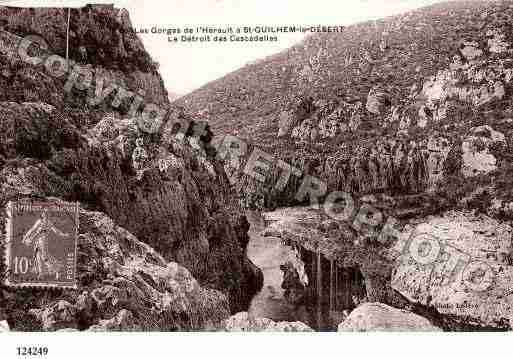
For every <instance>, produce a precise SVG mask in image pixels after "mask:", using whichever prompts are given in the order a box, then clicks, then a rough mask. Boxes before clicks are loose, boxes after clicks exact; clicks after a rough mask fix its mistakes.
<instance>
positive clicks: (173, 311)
mask: <svg viewBox="0 0 513 359" xmlns="http://www.w3.org/2000/svg"><path fill="white" fill-rule="evenodd" d="M79 218H80V224H81V226H80V234H79V239H78V254H79V255H78V264H77V265H78V270H77V272H78V282H79V283H78V290H76V291H69V292H68V293H66V294H63V293H59V291H52V292H45V293H44V295H42V293H39V294H38V292H39V291H41V290H37V289H21V290H19V289H18V290H9V289H6V290H7V291H8V292H9V293H10V294H9V295H8V297H7V298H4V301H3V303H2V306H3V307H6V308H10V310H11V311H12V312H11V313H10V314H9V316H8V319H7V320H8V322H9V323H10V324H11V325H12V326H13V328H14V330H23V329H32V330H38V329H39V330H41V329H42V330H45V331H54V330H61V329H70V328H71V329H79V330H85V329H90V330H94V331H105V330H121V331H130V330H139V331H140V330H163V331H166V330H205V329H214V328H216V327H218V326H219V325H220V323H221V322H222V321H223V320H225V319H226V318H228V316H229V303H228V300H227V297H226V296H225V295H223V294H222V293H221V292H218V291H215V290H212V289H207V288H204V287H201V286H200V285H199V284H198V282H197V281H196V279H194V278H193V277H192V275H191V274H190V272H189V271H188V270H187V269H185V268H184V267H182V266H180V265H179V264H177V263H174V262H167V261H166V260H165V259H164V258H163V257H162V256H161V255H160V254H158V253H157V252H155V250H154V249H152V248H151V247H149V246H148V245H146V244H144V243H142V242H140V241H139V240H138V239H137V238H136V237H134V236H133V235H132V234H131V233H129V232H128V231H127V230H125V229H124V228H122V227H119V226H117V225H116V224H115V223H114V222H113V221H112V219H110V218H109V217H107V216H106V215H104V214H102V213H100V212H90V211H86V210H83V209H81V210H80V215H79ZM21 302H23V303H24V306H26V307H27V308H29V310H28V311H27V312H23V310H22V307H21V306H20V303H21ZM26 322H29V323H31V325H32V327H31V328H24V327H23V325H24V324H23V323H26ZM25 325H26V324H25Z"/></svg>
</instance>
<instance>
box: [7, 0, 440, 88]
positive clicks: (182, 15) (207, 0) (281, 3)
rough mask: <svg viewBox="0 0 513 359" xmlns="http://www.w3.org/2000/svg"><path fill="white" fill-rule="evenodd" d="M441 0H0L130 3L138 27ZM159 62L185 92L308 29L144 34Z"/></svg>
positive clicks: (364, 16)
mask: <svg viewBox="0 0 513 359" xmlns="http://www.w3.org/2000/svg"><path fill="white" fill-rule="evenodd" d="M436 2H439V0H307V1H303V0H144V1H143V0H111V1H106V0H96V1H95V0H89V1H80V0H44V1H43V0H39V1H38V0H7V1H2V0H0V4H2V5H3V4H5V5H11V6H43V4H44V6H63V7H76V6H83V5H85V4H87V3H114V4H115V6H116V7H123V8H126V9H127V10H128V11H129V13H130V19H131V21H132V25H133V26H134V28H149V29H151V28H152V27H153V26H157V27H160V28H183V27H185V26H194V27H196V26H198V25H204V26H213V27H226V26H234V27H235V26H261V25H262V26H265V25H279V26H286V25H308V26H311V25H319V24H321V25H350V24H353V23H356V22H361V21H367V20H373V19H379V18H382V17H386V16H390V15H395V14H398V13H401V12H405V11H408V10H411V9H414V8H418V7H422V6H427V5H430V4H433V3H436ZM140 36H141V38H142V40H143V43H144V45H145V47H146V50H147V51H148V52H149V53H150V55H151V56H152V57H153V59H154V60H155V61H157V62H158V63H159V64H160V72H161V75H162V77H163V78H164V83H165V85H166V87H167V89H168V91H170V92H173V93H176V94H180V95H183V94H186V93H188V92H191V91H193V90H194V89H197V88H199V87H201V86H203V85H205V84H206V83H208V82H210V81H213V80H215V79H218V78H220V77H222V76H224V75H226V74H227V73H230V72H232V71H234V70H236V69H238V68H240V67H242V66H244V65H245V64H246V63H248V62H253V61H255V60H257V59H260V58H264V57H266V56H269V55H272V54H274V53H277V52H280V51H282V50H284V49H287V48H289V47H291V46H292V45H294V44H295V43H297V42H299V41H301V40H302V38H303V36H304V35H303V34H300V33H294V34H280V35H279V39H278V41H277V42H259V43H235V42H232V43H229V42H228V43H214V42H210V43H199V42H194V43H186V42H181V43H169V42H168V39H167V36H165V35H156V34H144V35H143V34H140Z"/></svg>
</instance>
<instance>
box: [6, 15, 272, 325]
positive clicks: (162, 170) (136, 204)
mask: <svg viewBox="0 0 513 359" xmlns="http://www.w3.org/2000/svg"><path fill="white" fill-rule="evenodd" d="M65 15H66V14H65V10H63V9H52V8H45V9H22V10H21V9H16V8H6V7H0V18H1V19H4V22H6V23H7V25H6V26H5V27H4V32H2V35H5V33H6V32H7V33H9V34H10V35H9V36H11V35H13V34H14V35H16V36H23V35H25V34H26V33H39V34H41V36H42V37H43V38H44V39H45V41H46V42H47V43H48V44H49V47H50V48H49V51H52V52H54V53H56V54H59V55H63V52H64V50H65V48H64V47H63V46H64V43H63V42H62V40H63V39H64V36H65V27H63V25H65V21H64V22H62V20H63V19H65ZM71 18H72V22H71V23H72V25H71V33H72V35H71V36H75V40H77V41H73V43H79V42H83V46H84V47H85V49H86V51H85V53H84V51H82V50H79V49H72V50H71V52H70V54H71V55H70V56H71V58H72V60H73V61H76V62H77V63H80V64H84V65H87V66H88V68H89V69H91V70H92V71H104V72H106V73H109V74H110V75H112V79H113V81H114V82H115V83H116V84H118V85H120V86H122V87H123V88H125V89H126V90H132V91H134V92H136V91H137V90H147V91H146V95H145V96H144V100H145V101H148V102H153V103H156V104H158V105H159V106H161V107H162V108H163V109H166V110H167V109H168V107H169V103H168V99H167V93H166V91H165V89H164V87H163V84H162V81H161V78H160V75H159V74H158V72H157V71H156V65H155V64H153V62H152V61H151V58H150V56H149V55H148V54H147V53H146V52H145V50H144V48H143V46H142V43H141V42H140V40H139V39H138V38H137V36H136V35H135V34H134V33H132V32H131V31H129V29H130V27H131V26H130V23H129V20H128V17H127V14H126V12H125V11H124V10H119V9H114V8H113V7H109V6H107V7H101V6H99V7H96V6H92V7H90V6H88V7H85V8H81V9H72V10H71ZM61 22H62V24H61ZM45 24H47V25H48V26H50V25H52V26H50V28H49V29H47V30H48V31H46V30H45V31H43V27H44V25H45ZM105 24H110V25H109V26H108V28H107V29H104V28H103V27H105ZM53 25H55V26H53ZM63 31H64V32H63ZM84 31H85V32H84ZM73 33H74V35H73ZM79 40H80V41H79ZM113 45H115V46H113ZM118 45H119V46H118ZM123 48H124V51H122V50H123ZM2 49H4V48H2ZM116 49H117V50H116ZM110 51H117V52H116V53H115V54H111V53H110ZM102 52H103V55H102ZM11 55H12V54H5V53H4V52H2V53H1V54H0V64H1V66H2V68H3V69H7V70H8V71H4V72H5V73H2V74H3V75H2V76H4V75H5V74H7V75H9V76H11V77H9V79H7V80H6V79H4V78H3V77H1V76H0V82H1V81H4V82H5V85H4V86H1V90H0V101H1V102H0V119H1V121H0V128H1V130H2V131H1V135H0V136H1V140H2V141H1V142H0V187H1V189H2V195H1V197H0V206H2V208H3V207H4V206H5V205H6V203H7V202H8V201H10V200H18V199H38V200H49V199H50V198H58V199H60V200H64V201H68V202H79V203H80V204H81V207H82V209H83V212H81V213H82V216H83V219H84V220H85V221H89V220H91V221H92V220H93V219H94V220H98V221H100V222H102V223H111V224H109V228H110V229H109V231H113V232H112V233H111V232H105V233H100V234H98V235H97V236H96V237H94V236H93V234H91V233H90V232H88V231H84V232H81V235H82V236H81V241H82V242H81V243H82V244H81V245H83V246H84V247H87V245H89V246H91V248H84V256H88V257H87V258H82V262H80V264H81V265H82V267H81V268H80V269H79V272H80V271H82V270H83V271H84V273H83V274H84V275H85V276H87V278H84V280H83V281H81V282H80V285H79V288H78V291H77V292H71V293H58V292H56V293H53V292H52V293H47V292H46V291H44V290H42V291H37V290H34V291H32V290H20V291H14V290H12V289H9V288H5V287H4V286H3V284H2V285H1V286H0V293H1V294H0V295H1V296H2V297H0V300H2V301H3V300H7V303H9V305H10V308H13V309H14V308H16V309H17V311H16V312H15V313H14V314H12V315H11V316H10V317H9V324H10V325H11V326H12V327H13V328H14V329H15V330H24V329H28V330H33V329H42V328H44V329H47V330H56V329H66V328H75V329H80V330H82V329H88V328H90V327H91V329H93V330H103V329H105V330H116V329H119V330H125V329H126V330H128V329H135V330H137V329H146V328H153V329H154V330H159V329H161V330H174V329H181V330H201V329H209V328H211V327H212V326H213V325H214V324H215V323H217V322H219V321H220V320H221V319H225V317H226V316H227V315H228V314H230V313H236V312H239V311H241V310H247V308H248V305H249V302H250V301H251V298H252V297H253V295H254V294H255V293H256V292H257V291H258V290H259V288H260V286H261V283H262V274H261V272H260V271H259V269H258V268H256V267H255V266H254V265H253V264H252V263H251V261H249V259H248V258H247V257H246V254H245V251H246V246H247V242H248V234H247V231H248V228H249V226H248V224H247V221H246V219H245V217H244V215H243V212H242V210H241V208H240V206H239V205H238V203H237V202H236V200H235V198H234V197H233V195H232V193H231V189H230V186H229V183H228V179H227V177H226V174H225V173H224V170H223V168H222V165H221V164H220V163H218V162H217V161H216V160H215V157H214V156H215V152H213V151H212V148H210V147H209V145H208V142H209V138H210V137H211V132H210V130H209V129H208V128H207V129H206V131H205V134H204V135H203V136H201V138H195V137H194V134H193V133H191V131H189V127H191V126H192V125H193V123H192V122H191V121H188V122H187V121H186V122H187V123H186V125H187V126H188V127H184V128H182V129H181V131H179V133H170V131H169V130H170V128H174V127H173V125H176V123H173V121H172V119H170V118H168V117H166V119H164V121H163V125H162V126H161V127H159V128H158V129H157V131H148V130H147V125H148V124H147V123H143V122H141V119H142V118H141V116H139V114H137V113H136V114H135V115H134V116H133V117H131V116H128V108H127V107H126V106H123V105H121V106H118V107H116V106H112V107H110V106H109V105H110V103H102V104H100V105H98V106H92V105H91V104H90V103H89V101H88V96H89V95H91V94H90V93H86V92H85V91H78V90H77V91H75V90H73V91H71V92H70V93H67V92H66V91H65V90H64V87H63V86H64V80H62V79H58V78H52V77H51V76H47V75H46V74H44V69H43V68H39V67H32V66H31V65H29V64H27V63H23V62H21V61H20V60H19V59H16V58H13V57H12V56H11ZM107 55H108V56H107ZM102 59H104V60H102ZM109 59H110V60H109ZM41 66H42V65H41ZM27 74H28V75H27ZM29 75H30V76H29ZM43 75H45V76H43ZM39 77H41V78H42V80H41V81H38V80H37V79H38V78H39ZM27 79H32V80H31V81H35V82H37V83H38V86H39V85H40V86H43V87H44V88H40V87H35V91H34V92H31V91H28V92H27V91H23V89H25V90H26V89H31V88H33V87H32V86H31V85H30V83H28V82H27V81H28V80H27ZM2 83H3V82H2ZM171 112H172V111H170V112H169V113H171ZM178 125H179V126H178V127H180V125H182V124H181V123H179V124H178ZM179 130H180V129H179ZM178 134H180V135H181V136H178ZM99 213H101V215H100V214H99ZM93 214H94V215H93ZM4 215H5V214H4V213H3V212H2V217H1V220H2V221H3V220H4ZM99 216H103V217H101V218H100V217H99ZM118 226H119V227H118ZM81 228H84V230H85V229H87V228H88V227H87V226H84V227H82V225H81ZM118 228H125V229H118ZM91 231H92V233H96V232H95V231H96V229H95V228H92V229H91ZM118 232H119V233H118ZM112 237H113V238H112ZM126 237H129V238H128V239H127V238H126ZM105 241H106V242H107V243H105ZM118 241H119V242H122V243H125V242H126V241H128V244H127V246H128V245H133V246H134V248H131V247H129V248H126V249H124V250H121V249H119V251H118V252H115V251H114V249H118V247H119V246H122V244H116V243H117V242H118ZM123 241H124V242H123ZM0 242H1V243H2V245H3V243H4V242H5V233H2V237H1V240H0ZM109 245H112V246H113V247H112V250H111V251H110V252H109V251H106V249H105V248H106V247H108V246H109ZM138 248H147V253H146V252H144V253H143V252H134V251H136V250H140V251H142V249H138ZM91 251H92V252H91ZM111 252H112V253H111ZM150 254H151V255H150ZM110 255H115V258H114V257H109V256H110ZM136 256H140V258H139V261H138V262H137V261H136V259H137V258H136ZM146 257H148V258H146ZM91 258H94V259H91ZM132 259H133V260H134V261H136V262H137V263H136V262H133V261H132ZM96 261H98V262H96ZM170 263H171V264H170ZM111 264H112V266H111ZM88 265H93V266H95V267H94V268H88V267H87V266H88ZM104 265H105V266H106V267H103V266H104ZM96 266H97V267H96ZM1 267H2V268H0V269H1V270H2V273H4V268H3V262H2V264H1ZM107 267H108V268H107ZM88 269H90V271H91V272H94V271H96V270H98V271H99V272H98V273H97V274H94V273H89V272H87V270H88ZM95 276H97V277H95ZM1 279H3V275H2V278H1ZM196 281H197V282H196ZM181 286H184V288H182V287H181ZM83 292H84V293H85V292H87V295H85V297H80V295H82V293H83ZM93 293H94V294H93ZM175 295H177V296H178V297H179V298H178V299H177V298H175V297H174V296H175ZM91 296H95V298H96V299H95V298H93V299H91ZM109 298H110V299H109ZM91 300H92V302H91ZM131 301H132V303H131V304H130V303H128V304H127V306H125V304H123V303H127V302H131ZM82 302H84V303H85V304H84V303H82ZM2 303H3V302H2ZM87 303H93V304H92V305H93V307H92V309H91V310H92V312H91V311H90V310H89V309H90V308H89V307H87V306H88V305H89V304H87ZM120 303H121V304H120ZM175 305H176V306H178V307H175ZM84 306H86V307H84ZM130 306H132V307H130ZM0 307H2V305H0ZM84 308H85V309H84ZM30 309H34V310H33V311H32V312H31V313H32V314H30V315H29V310H30ZM203 310H205V312H203ZM84 311H85V312H87V313H86V314H84V313H85V312H84ZM90 312H91V313H90ZM143 313H144V314H143ZM166 313H167V314H166ZM0 314H1V313H0ZM144 315H147V318H146V319H145V318H143V317H142V316H144ZM173 316H176V318H175V319H173V318H171V317H173ZM209 316H210V319H209ZM18 317H19V318H20V320H19V321H17V318H18ZM0 319H2V318H0ZM151 321H154V323H153V326H152V325H151V323H150V322H151ZM173 323H174V324H173Z"/></svg>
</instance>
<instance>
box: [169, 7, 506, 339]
mask: <svg viewBox="0 0 513 359" xmlns="http://www.w3.org/2000/svg"><path fill="white" fill-rule="evenodd" d="M512 17H513V2H511V1H457V2H456V1H455V2H446V3H440V4H437V5H433V6H430V7H426V8H422V9H418V10H415V11H412V12H409V13H406V14H402V15H398V16H393V17H390V18H386V19H382V20H379V21H372V22H366V23H361V24H356V25H351V26H348V27H346V28H345V30H344V32H343V33H340V34H315V35H312V36H309V37H307V38H306V39H305V40H304V41H303V42H302V43H301V44H299V45H297V46H294V47H292V48H291V49H289V50H286V51H284V52H283V53H280V54H277V55H274V56H271V57H268V58H266V59H263V60H261V61H259V62H257V63H254V64H251V65H248V66H245V67H243V68H242V69H240V70H238V71H236V72H234V73H232V74H229V75H227V76H225V77H224V78H221V79H219V80H217V81H214V82H212V83H210V84H207V85H206V86H204V87H203V88H201V89H199V90H197V91H195V92H193V93H192V94H190V95H187V96H185V97H184V98H183V99H180V100H179V101H178V102H180V101H185V100H187V101H188V103H190V104H193V106H197V109H198V110H200V109H201V110H202V111H203V113H204V114H205V117H207V118H208V119H209V122H210V124H211V126H212V128H214V129H217V130H219V131H221V132H224V133H225V134H232V135H236V136H238V137H239V138H241V139H242V140H244V141H246V142H247V143H248V144H249V145H248V149H247V151H246V153H244V154H243V155H242V156H239V157H238V158H229V160H227V161H226V163H225V168H226V169H227V173H228V174H229V175H230V176H231V178H232V180H233V186H234V188H235V189H236V191H238V192H239V195H240V197H241V202H242V203H243V204H244V205H246V206H248V207H250V208H255V207H257V208H258V207H259V208H271V209H275V208H279V207H283V206H291V205H298V204H305V205H306V204H307V203H308V197H305V198H303V199H301V198H298V196H297V195H298V192H300V191H299V190H300V188H301V185H302V184H304V183H305V182H304V179H306V178H308V177H307V175H311V176H313V177H314V178H317V179H319V180H321V181H322V183H323V184H325V188H322V186H320V187H318V189H319V192H320V193H321V196H320V199H322V198H325V197H326V195H327V194H329V193H330V192H333V191H343V192H346V193H349V194H350V195H351V197H352V198H353V200H354V208H353V211H352V213H351V215H350V216H349V218H346V220H343V221H341V220H336V219H334V218H333V216H328V215H327V213H325V212H322V211H320V212H315V211H314V212H310V210H304V209H295V210H290V211H291V213H289V212H288V211H289V210H287V209H279V210H277V211H276V212H272V213H271V214H269V215H268V216H269V220H270V221H273V224H272V225H271V228H270V229H269V231H270V232H269V235H272V236H275V235H279V236H281V237H282V238H283V239H284V240H287V241H291V243H296V244H297V245H298V247H299V250H300V252H301V256H302V259H303V261H304V262H305V268H306V269H307V272H308V273H307V274H308V277H309V278H310V279H311V280H313V282H310V284H309V285H308V286H307V288H306V289H305V290H306V293H305V296H306V297H310V299H311V300H310V302H311V303H315V302H316V301H318V304H319V305H320V306H321V307H322V308H324V309H322V310H323V311H324V313H323V314H322V315H323V316H329V317H332V315H331V314H333V313H326V312H328V309H326V308H329V311H331V309H332V308H333V305H334V302H335V303H337V302H338V303H339V304H340V303H343V305H342V308H345V309H347V310H353V309H354V308H355V307H358V305H359V304H360V303H361V302H362V301H370V302H381V303H384V304H387V305H390V306H393V307H396V308H402V309H407V310H408V311H413V312H415V313H416V314H419V315H422V316H426V317H427V318H429V319H430V320H431V321H432V322H433V324H434V325H435V326H437V327H440V328H443V329H445V330H463V329H467V330H483V329H487V330H490V329H500V330H505V329H510V328H511V324H510V320H511V314H512V309H511V299H510V298H511V297H510V296H509V294H508V295H503V294H500V293H503V292H506V293H509V291H508V290H507V289H506V287H507V283H511V278H510V270H511V253H512V252H511V248H512V242H511V234H510V230H511V220H512V217H511V216H512V214H513V212H512V205H511V202H512V200H513V198H512V192H511V190H512V188H513V183H512V182H511V180H510V177H511V176H510V173H511V166H512V163H513V162H512V160H513V158H512V156H511V154H512V145H513V144H512V143H511V135H512V131H513V120H512V117H513V108H512V102H511V91H512V89H513V83H512V80H513V48H512V46H513V28H512V25H511V18H512ZM255 147H258V148H260V149H261V150H263V151H264V152H266V153H268V154H269V155H270V156H268V158H266V160H265V162H267V163H268V164H269V169H267V170H263V171H260V173H261V174H262V175H263V176H260V177H261V178H260V179H261V180H257V179H256V178H255V176H249V175H248V173H247V171H244V169H245V167H246V164H247V163H248V162H249V159H250V155H251V153H252V152H253V149H254V148H255ZM263 157H265V156H261V158H260V161H262V162H264V160H263ZM280 160H282V161H284V162H285V163H286V164H288V165H290V166H292V167H295V168H296V170H294V171H291V172H292V174H291V176H290V178H289V179H288V182H287V184H286V185H285V186H281V187H280V186H278V185H277V184H278V181H279V179H280V175H282V174H283V172H284V168H285V166H284V164H283V162H280ZM262 167H264V166H262ZM341 202H343V201H341ZM345 204H346V205H347V202H346V203H345ZM362 206H367V207H366V208H369V206H370V207H371V208H372V210H371V212H370V213H369V216H370V217H372V215H373V214H374V213H380V216H378V217H374V218H370V219H369V218H367V220H368V221H369V220H370V221H371V222H373V221H377V224H374V225H372V226H371V228H372V231H371V232H372V233H371V234H369V233H368V232H365V231H363V232H362V231H361V227H357V228H354V226H353V224H354V220H355V219H358V211H359V210H360V209H361V208H362ZM332 214H333V213H332ZM339 214H340V213H339ZM335 217H337V216H336V215H335ZM390 217H392V218H394V219H395V220H396V221H395V222H394V224H395V225H397V228H396V227H394V228H396V232H394V236H392V237H394V238H395V239H394V240H393V241H392V242H387V243H386V244H384V243H381V242H380V241H376V240H375V239H376V238H378V235H379V232H380V231H381V230H382V229H383V228H385V227H384V226H386V225H385V222H386V219H387V218H390ZM478 228H481V229H478ZM388 229H390V228H388ZM397 233H401V235H399V236H398V235H397ZM419 233H424V234H427V235H430V236H432V237H433V238H436V240H435V241H434V242H433V245H436V244H438V247H437V248H440V251H439V252H437V254H439V256H438V257H436V258H433V261H431V262H429V265H426V263H423V262H422V259H421V261H420V264H419V261H418V259H419V258H417V260H415V258H414V259H412V257H411V253H410V252H407V253H404V252H401V251H399V253H400V255H396V256H390V249H391V247H394V245H397V244H398V243H403V242H404V240H405V237H406V238H408V237H412V236H414V235H417V234H419ZM454 251H456V252H457V253H463V254H464V256H467V257H466V258H467V261H466V262H465V263H467V264H468V258H472V260H471V261H470V262H471V263H473V265H475V264H476V263H480V264H479V265H480V266H485V267H486V268H487V269H489V271H488V272H487V271H485V272H487V273H494V276H493V278H494V279H493V281H492V279H490V278H487V277H486V276H485V277H483V278H481V279H482V281H484V282H483V283H491V282H493V285H490V287H488V288H487V289H486V290H484V291H477V292H476V291H474V290H470V289H469V286H468V278H467V277H464V275H469V272H465V271H463V274H462V271H461V270H460V271H459V272H458V273H459V274H458V275H459V277H457V279H456V280H453V281H450V282H449V283H446V282H444V281H446V280H447V277H449V278H452V279H454V273H452V272H451V270H449V272H446V270H448V269H450V268H448V267H447V266H449V267H451V266H452V265H454V263H453V262H450V261H449V264H448V262H447V261H448V260H449V259H450V258H453V257H451V253H453V252H454ZM453 260H454V258H453ZM479 265H478V266H479ZM460 269H461V268H460ZM474 269H476V268H474ZM481 269H482V268H481ZM452 270H455V268H452ZM476 270H477V269H476ZM470 272H472V273H474V272H475V271H474V270H471V271H470ZM477 272H479V271H477ZM292 274H294V273H292ZM327 274H329V275H327ZM481 274H482V273H481ZM318 276H319V277H318ZM336 276H338V277H339V278H346V279H345V280H342V282H343V283H345V284H343V285H345V286H346V287H344V289H341V288H338V289H337V288H330V286H332V285H333V282H332V279H333V278H334V277H336ZM490 281H491V282H490ZM464 282H466V283H467V286H465V285H463V283H464ZM347 286H349V290H350V291H351V292H352V293H353V294H354V298H343V297H340V295H342V294H341V293H342V292H347ZM470 286H472V284H470ZM337 290H338V291H339V292H340V295H339V297H337V295H338V294H337ZM330 291H331V292H330ZM319 293H321V294H319ZM328 293H331V294H329V295H328ZM319 297H320V298H319ZM339 307H340V306H339ZM490 308H493V309H490ZM335 317H336V315H335ZM359 325H360V324H358V325H355V326H356V327H358V326H359ZM365 325H366V324H365ZM365 325H363V326H364V327H365ZM372 325H373V324H372ZM348 326H350V325H349V324H348Z"/></svg>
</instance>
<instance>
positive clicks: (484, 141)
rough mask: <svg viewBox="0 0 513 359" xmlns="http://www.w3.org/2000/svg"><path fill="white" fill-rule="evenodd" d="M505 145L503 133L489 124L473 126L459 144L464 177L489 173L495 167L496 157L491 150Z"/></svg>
mask: <svg viewBox="0 0 513 359" xmlns="http://www.w3.org/2000/svg"><path fill="white" fill-rule="evenodd" d="M505 146H506V139H505V136H504V134H503V133H500V132H498V131H495V130H494V129H493V128H492V127H491V126H489V125H484V126H479V127H474V128H472V129H471V130H470V135H469V136H467V137H466V138H465V140H464V141H463V143H462V145H461V149H462V152H463V155H462V157H463V166H462V172H463V176H465V177H467V178H468V177H473V176H476V175H482V174H487V173H490V172H492V171H494V170H496V169H497V159H496V158H495V156H494V155H493V153H492V152H491V150H492V149H495V150H499V149H501V148H504V147H505Z"/></svg>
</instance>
